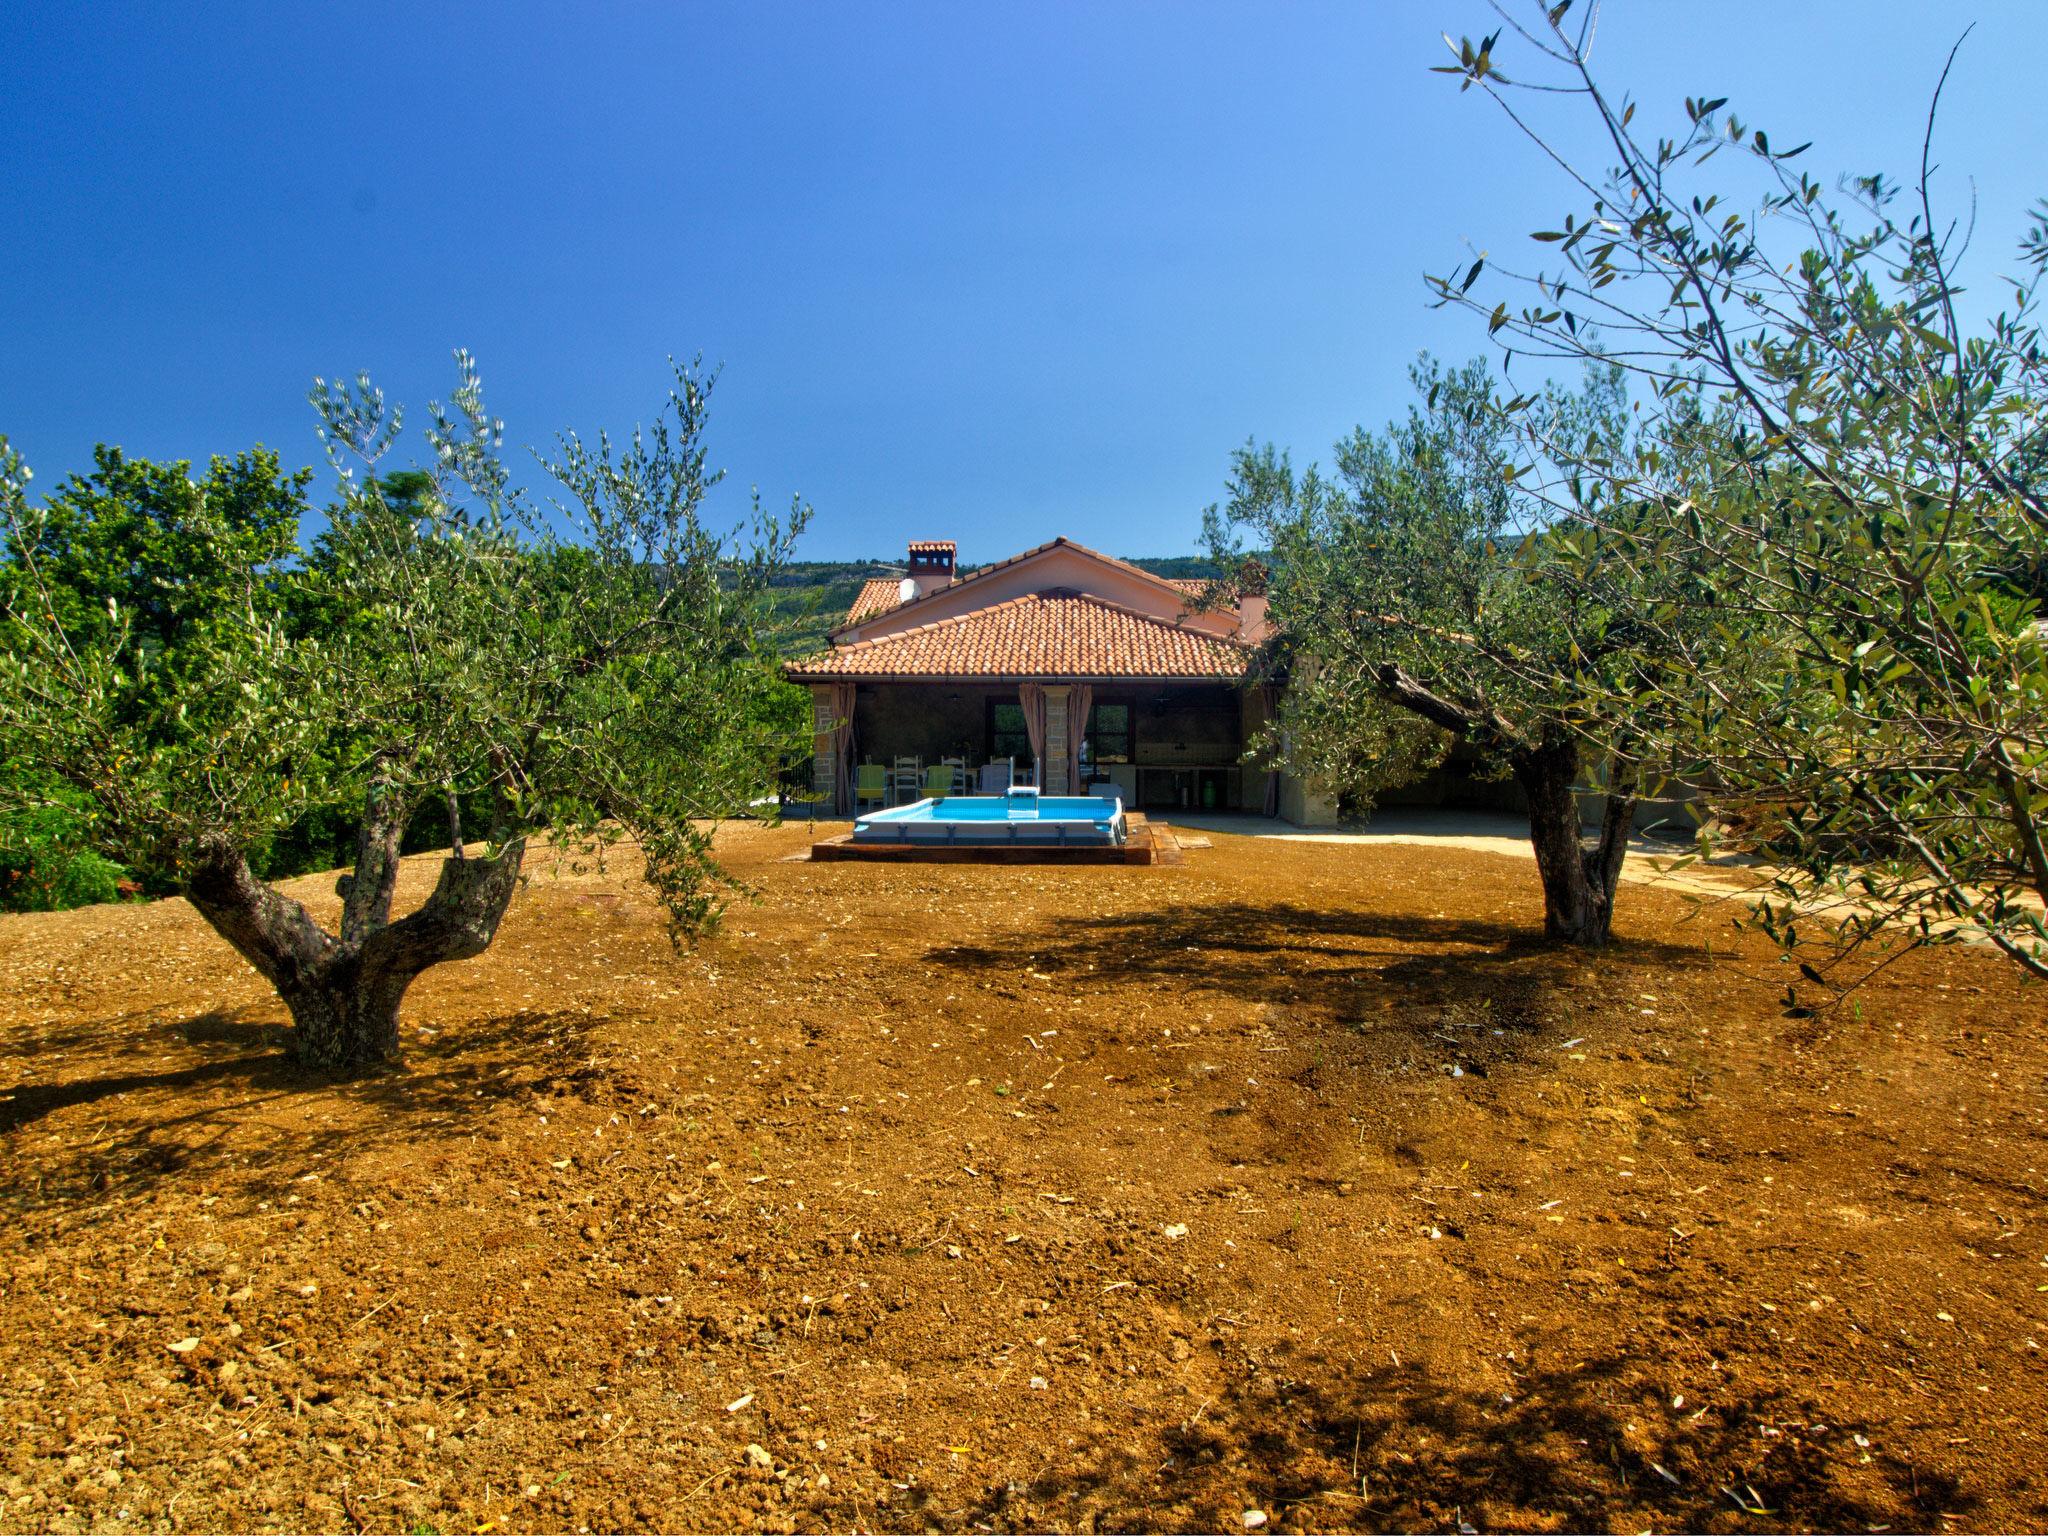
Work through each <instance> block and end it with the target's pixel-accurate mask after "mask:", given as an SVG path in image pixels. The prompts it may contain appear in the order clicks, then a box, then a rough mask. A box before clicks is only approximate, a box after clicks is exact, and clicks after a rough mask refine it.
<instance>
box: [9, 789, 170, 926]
mask: <svg viewBox="0 0 2048 1536" xmlns="http://www.w3.org/2000/svg"><path fill="white" fill-rule="evenodd" d="M79 832H80V828H79V824H78V822H77V821H76V819H75V818H73V817H72V816H71V815H69V814H68V813H67V812H65V811H64V810H62V809H60V808H57V807H51V808H49V809H46V810H40V811H30V812H25V813H22V814H20V815H17V816H14V817H10V818H9V819H8V820H7V821H6V822H5V823H4V824H0V910H4V911H8V912H62V911H65V910H67V909H69V908H71V907H89V906H92V905H93V904H94V903H96V902H102V901H119V900H121V899H122V898H123V897H125V896H132V895H135V894H138V892H139V889H140V888H139V887H138V886H136V885H135V883H134V882H133V881H131V880H130V879H129V878H128V871H127V870H125V869H123V868H122V867H121V866H120V865H119V864H116V863H115V862H114V861H113V860H112V859H110V858H107V857H106V856H105V855H103V854H99V853H95V852H93V851H92V850H91V849H89V848H83V847H81V846H80V842H81V841H82V839H81V838H80V836H79Z"/></svg>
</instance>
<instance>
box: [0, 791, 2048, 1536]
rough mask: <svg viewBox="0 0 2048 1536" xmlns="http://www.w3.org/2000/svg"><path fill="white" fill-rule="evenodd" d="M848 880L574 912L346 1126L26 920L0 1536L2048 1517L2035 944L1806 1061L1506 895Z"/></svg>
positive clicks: (0, 1037)
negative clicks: (11, 1533)
mask: <svg viewBox="0 0 2048 1536" xmlns="http://www.w3.org/2000/svg"><path fill="white" fill-rule="evenodd" d="M811 835H812V832H811V831H810V830H809V829H806V828H803V827H790V828H785V829H780V830H763V829H759V828H752V827H746V828H736V829H732V830H730V831H729V832H728V833H726V834H725V835H724V844H723V845H724V847H725V850H726V852H727V854H728V856H729V858H730V859H731V861H732V864H733V866H734V867H735V868H736V869H737V870H738V871H739V872H740V873H741V874H742V875H743V876H745V877H746V878H747V879H748V880H750V881H751V882H753V883H754V885H755V886H756V888H757V889H758V892H759V896H760V900H759V902H758V904H755V905H742V906H739V907H737V908H736V909H735V910H734V911H733V913H732V915H731V918H730V920H729V922H728V924H727V927H726V929H725V932H724V933H723V935H722V936H721V937H719V938H718V939H717V940H715V941H713V942H711V943H708V944H706V945H704V946H703V947H701V948H700V949H698V950H697V951H696V952H695V953H693V954H682V955H678V954H676V953H675V952H673V951H672V950H671V948H670V946H669V945H668V943H667V941H666V939H665V937H664V936H663V933H662V930H661V927H660V924H659V922H658V921H657V914H656V913H655V912H654V910H653V909H652V908H651V907H650V906H649V904H648V903H647V902H646V900H645V898H644V897H642V896H640V895H639V894H637V893H636V891H635V889H634V887H633V886H631V885H630V884H628V883H625V882H622V881H619V880H616V879H608V878H600V877H594V876H572V875H562V876H551V875H549V874H548V873H546V872H545V871H544V870H543V871H537V872H536V878H535V879H534V881H533V882H532V884H531V886H530V887H529V888H528V889H527V890H525V891H524V892H523V893H522V894H521V895H520V897H519V898H518V899H517V901H516V903H515V906H514V908H513V911H512V914H511V916H510V918H509V919H508V921H507V923H506V926H505V929H504V932H503V934H502V936H501V938H500V940H499V942H498V944H497V946H496V947H495V948H494V949H493V950H492V951H491V952H490V953H488V954H487V955H485V956H483V957H482V958H480V959H478V960H475V961H472V962H469V963H466V964H463V965H460V966H451V967H447V968H445V969H443V970H441V971H437V972H435V973H432V974H431V975H430V976H429V977H428V978H427V979H426V980H425V981H424V982H423V983H422V984H421V985H420V986H419V987H418V988H417V989H416V990H415V991H414V993H413V995H412V998H411V1000H410V1002H409V1004H408V1014H407V1033H408V1037H409V1041H410V1045H409V1050H410V1054H411V1070H410V1072H409V1073H408V1074H407V1075H405V1076H402V1077H394V1078H384V1079H379V1080H375V1081H371V1082H367V1083H359V1084H351V1085H333V1084H327V1083H322V1082H319V1081H315V1080H311V1079H309V1078H307V1077H305V1076H303V1075H301V1074H299V1073H297V1072H296V1071H294V1070H293V1069H291V1068H289V1067H288V1066H286V1065H285V1064H284V1062H283V1061H282V1059H281V1058H280V1056H279V1054H278V1038H279V1033H280V1030H281V1028H282V1024H283V1014H282V1010H281V1008H280V1006H279V1005H278V1004H277V1003H276V1001H275V1000H274V999H272V998H271V997H269V996H268V995H267V994H266V992H265V990H264V988H263V987H262V985H261V984H260V983H259V982H258V981H257V979H256V978H255V977H254V975H253V974H252V973H250V972H249V971H248V970H247V968H246V967H244V966H243V965H242V964H241V963H240V962H239V961H238V960H236V959H235V957H234V956H233V955H232V954H231V953H230V952H229V950H228V949H227V948H226V946H225V945H224V944H222V943H221V942H220V941H218V940H217V939H215V938H214V937H213V936H212V935H211V934H210V933H209V932H208V931H207V930H206V929H205V928H204V927H203V926H202V925H201V924H200V922H199V921H198V920H197V918H196V917H195V916H194V915H193V914H192V913H191V912H190V910H189V909H188V908H186V907H185V906H184V905H183V904H182V903H179V902H163V903H159V904H156V905H152V906H148V907H117V908H99V909H94V910H88V911H83V912H77V913H70V914H62V915H54V916H27V917H9V918H5V919H0V974H4V975H5V977H6V988H5V992H4V995H0V1042H4V1049H5V1054H6V1066H5V1068H4V1069H0V1194H4V1198H5V1207H4V1209H5V1225H4V1229H0V1269H4V1280H0V1341H4V1342H0V1423H4V1426H5V1448H4V1451H0V1456H4V1458H5V1459H4V1464H0V1496H4V1500H5V1502H4V1505H0V1527H4V1528H5V1529H8V1530H34V1529H58V1530H68V1529H81V1528H87V1527H92V1528H99V1529H115V1528H131V1529H141V1528H174V1529H222V1528H233V1529H269V1528H287V1529H305V1528H309V1527H311V1528H324V1529H330V1530H333V1529H350V1530H367V1531H392V1532H396V1531H409V1532H410V1531H422V1530H435V1531H442V1532H457V1531H460V1532H469V1533H479V1532H495V1531H522V1530H536V1529H549V1530H559V1529H576V1528H579V1527H585V1526H587V1527H590V1528H592V1529H607V1528H620V1527H647V1526H658V1527H662V1528H669V1529H723V1528H762V1529H779V1530H785V1531H787V1530H792V1529H815V1528H823V1527H834V1528H864V1529H877V1530H884V1529H886V1530H899V1529H940V1530H968V1529H975V1528H995V1529H1023V1528H1046V1527H1054V1528H1064V1529H1098V1528H1099V1529H1111V1528H1119V1529H1157V1530H1167V1529H1172V1530H1186V1529H1218V1530H1228V1531H1242V1530H1244V1529H1246V1528H1247V1524H1248V1516H1247V1512H1248V1511H1257V1512H1258V1513H1259V1514H1261V1515H1263V1516H1264V1517H1265V1521H1264V1529H1266V1530H1269V1531H1270V1530H1336V1529H1350V1528H1360V1529H1371V1528H1417V1527H1419V1528H1424V1529H1457V1528H1458V1524H1459V1522H1461V1521H1462V1522H1464V1523H1466V1524H1469V1525H1470V1526H1472V1527H1475V1528H1477V1529H1479V1530H1490V1529H1499V1528H1519V1529H1579V1530H1615V1531H1633V1530H1639V1529H1644V1528H1657V1529H1669V1528H1674V1527H1686V1528H1694V1529H1705V1530H1725V1531H1743V1530H1762V1529H1782V1528H1822V1529H1835V1530H1855V1531H1861V1530H1867V1529H1885V1528H1890V1529H1893V1530H1903V1529H1930V1528H1934V1529H1938V1528H1943V1527H1948V1526H1954V1527H1956V1528H1970V1529H1994V1528H2013V1527H2036V1528H2037V1527H2040V1526H2042V1525H2043V1524H2044V1523H2048V1470H2044V1469H2048V1444H2044V1440H2048V1436H2044V1428H2043V1410H2044V1407H2048V1380H2044V1372H2043V1369H2042V1358H2041V1354H2040V1347H2041V1345H2042V1344H2043V1343H2048V1318H2044V1312H2048V1213H2044V1209H2043V1195H2044V1189H2048V1178H2044V1172H2043V1170H2044V1166H2048V1114H2044V1110H2048V1032H2044V1030H2043V1029H2042V1024H2043V1021H2044V1013H2048V995H2044V994H2043V993H2042V992H2041V991H2040V990H2038V989H2034V990H2024V989H2022V988H2020V987H2019V986H2018V985H2017V983H2016V981H2015V980H2014V978H2013V976H2012V975H2011V974H2010V973H2009V971H2008V970H2007V969H2005V968H2004V967H2002V965H2001V963H2000V962H1999V961H1997V960H1996V959H1995V958H1993V957H1990V956H1988V955H1985V954H1982V953H1980V952H1973V951H1959V950H1948V951H1942V952H1936V953H1930V954H1923V955H1920V956H1916V957H1913V958H1911V959H1909V960H1907V961H1906V962H1904V963H1902V964H1900V965H1899V966H1897V967H1895V968H1893V969H1892V970H1891V971H1889V972H1887V973H1885V975H1884V976H1883V977H1882V978H1881V979H1880V980H1879V981H1877V982H1876V983H1875V984H1874V985H1872V986H1871V987H1870V988H1869V989H1868V990H1867V991H1865V992H1864V993H1862V994H1861V995H1860V997H1859V999H1858V1002H1857V1005H1856V1006H1855V1007H1853V1008H1848V1009H1844V1010H1842V1011H1841V1012H1839V1013H1836V1014H1834V1015H1832V1016H1830V1017H1826V1018H1823V1019H1818V1020H1803V1021H1802V1020H1792V1019H1787V1018H1785V1017H1784V1016H1783V1015H1782V1013H1781V1011H1780V1009H1779V1007H1778V1005H1777V999H1778V996H1779V994H1780V993H1781V992H1782V990H1783V987H1784V984H1785V981H1786V979H1787V975H1788V967H1787V966H1785V965H1784V964H1783V963H1781V962H1780V961H1779V960H1778V958H1777V957H1776V955H1775V954H1773V953H1771V952H1770V951H1768V950H1767V949H1766V948H1765V947H1763V946H1762V945H1761V944H1759V943H1757V942H1755V941H1753V940H1749V939H1744V938H1741V937H1739V936H1738V935H1736V934H1734V933H1733V932H1731V930H1730V928H1729V926H1728V923H1727V921H1726V915H1725V913H1722V914H1717V915H1715V916H1712V917H1708V918H1702V919H1697V920H1691V921H1688V920H1687V913H1688V910H1689V909H1688V907H1687V905H1686V903H1685V902H1684V901H1683V900H1682V899H1681V898H1680V897H1679V896H1677V895H1674V894H1671V893H1669V892H1665V891H1660V890H1656V889H1651V888H1632V889H1630V890H1629V891H1628V892H1627V893H1626V898H1625V900H1626V905H1625V910H1624V915H1623V919H1622V922H1621V925H1620V927H1621V930H1622V933H1623V935H1624V939H1623V942H1621V943H1620V944H1618V945H1617V947H1616V948H1614V949H1613V950H1612V951H1610V952H1608V953H1606V954H1603V955H1601V956H1598V957H1592V958H1588V957H1583V956H1574V955H1567V954H1560V953H1556V952H1550V951H1546V950H1543V949H1541V948H1538V947H1533V946H1530V945H1527V944H1525V943H1518V942H1516V939H1517V936H1518V935H1521V934H1526V933H1527V932H1528V931H1529V930H1530V929H1531V928H1532V927H1533V926H1535V924H1536V923H1537V921H1538V916H1539V913H1538V908H1537V905H1536V901H1535V891H1534V880H1533V877H1532V875H1531V872H1530V871H1529V869H1528V868H1527V866H1526V865H1525V864H1521V863H1517V862H1515V861H1511V860H1508V859H1503V858H1498V857H1491V856H1487V855H1483V854H1476V853H1467V852H1458V851H1450V850H1443V851H1438V850H1418V849H1414V848H1408V847H1400V846H1391V847H1379V848H1362V847H1344V846H1333V845H1323V844H1307V843H1280V842H1273V841H1258V840H1253V839H1247V838H1233V837H1229V836H1227V835H1218V836H1217V837H1216V838H1215V846H1213V847H1211V848H1206V849H1195V850H1192V851H1190V853H1189V854H1188V858H1187V862H1186V863H1185V864H1184V865H1182V866H1180V867H1178V868H1154V869H1144V868H1138V869H1119V868H1089V869H1080V870H1058V869H1049V868H1027V869H1003V868H978V867H974V866H943V867H925V868H917V867H886V866H884V867H866V866H861V865H854V864H839V865H818V866H813V865H809V864H805V863H791V862H784V859H785V857H786V856H787V855H788V854H790V853H791V852H793V851H797V850H800V849H801V848H803V847H804V846H805V844H806V842H807V840H808V838H809V837H810V836H811ZM431 875H432V863H431V860H420V861H413V862H412V864H411V865H410V866H409V867H408V870H407V875H406V886H405V888H404V890H403V891H402V893H401V901H402V902H403V901H404V900H406V899H408V898H409V899H412V900H417V899H418V897H419V896H420V895H421V894H422V893H423V892H424V890H425V889H426V885H427V883H428V881H429V880H430V878H431ZM329 888H330V882H327V881H324V880H308V881H303V882H299V884H298V887H297V893H298V894H300V895H302V896H304V897H305V898H306V899H308V900H309V901H310V902H312V903H313V904H314V905H315V906H316V907H320V908H322V909H323V910H326V909H331V908H332V906H333V902H332V900H331V898H330V897H329V896H327V895H326V892H327V891H328V889H329ZM1250 1523H1252V1524H1256V1523H1257V1522H1250Z"/></svg>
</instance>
